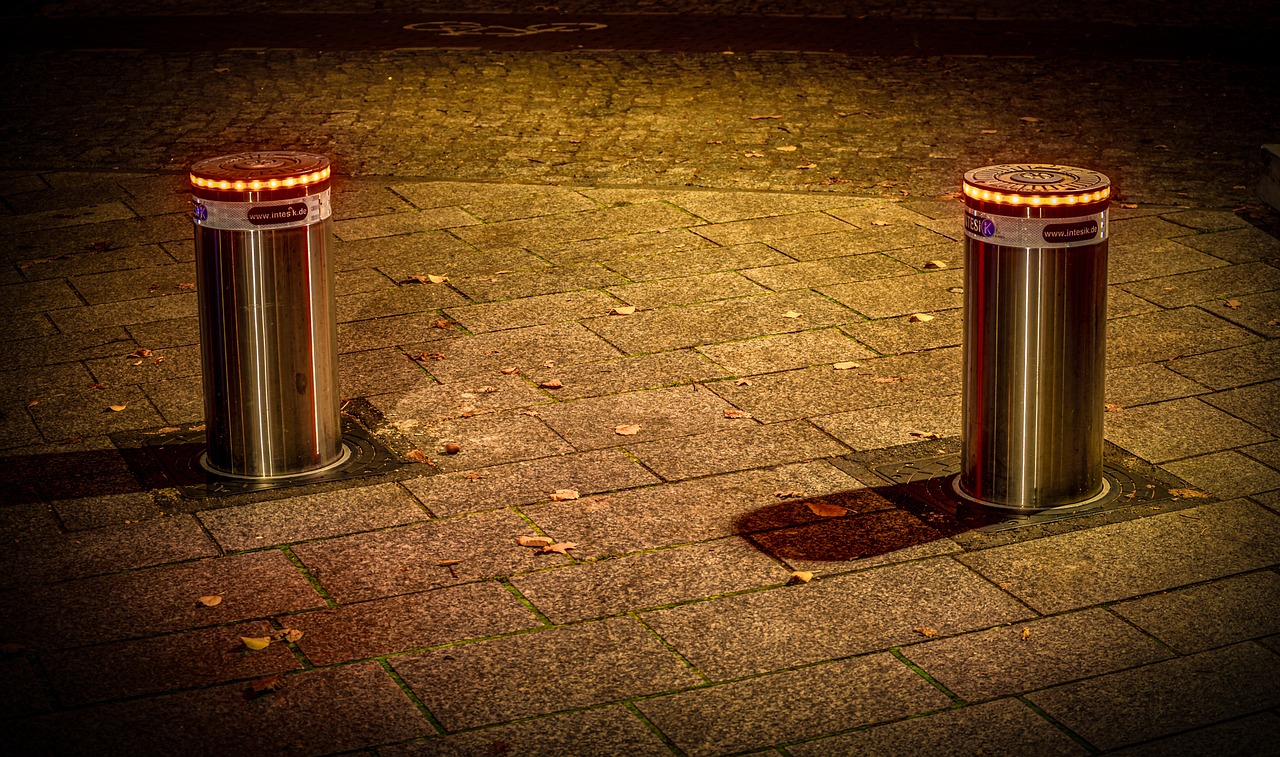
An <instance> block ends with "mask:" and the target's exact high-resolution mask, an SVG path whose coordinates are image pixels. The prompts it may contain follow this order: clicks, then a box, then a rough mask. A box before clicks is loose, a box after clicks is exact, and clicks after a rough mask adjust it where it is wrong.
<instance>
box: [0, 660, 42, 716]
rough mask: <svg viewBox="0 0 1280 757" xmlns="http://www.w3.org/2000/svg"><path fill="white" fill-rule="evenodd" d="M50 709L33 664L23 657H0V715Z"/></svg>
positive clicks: (34, 713) (18, 714)
mask: <svg viewBox="0 0 1280 757" xmlns="http://www.w3.org/2000/svg"><path fill="white" fill-rule="evenodd" d="M50 709H52V705H51V704H50V703H49V697H48V696H47V695H46V694H45V692H44V686H43V684H41V683H40V679H39V678H38V677H36V670H35V666H33V665H32V664H31V661H30V660H28V659H27V658H25V657H17V656H11V657H5V658H2V659H0V717H4V718H6V719H7V718H20V717H25V716H29V715H37V714H39V713H41V712H47V711H49V710H50Z"/></svg>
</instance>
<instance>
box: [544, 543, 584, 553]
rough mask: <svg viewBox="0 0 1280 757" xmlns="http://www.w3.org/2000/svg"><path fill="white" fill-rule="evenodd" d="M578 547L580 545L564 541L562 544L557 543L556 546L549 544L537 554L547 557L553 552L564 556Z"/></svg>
mask: <svg viewBox="0 0 1280 757" xmlns="http://www.w3.org/2000/svg"><path fill="white" fill-rule="evenodd" d="M577 546H578V545H577V544H575V543H574V542H571V541H562V542H557V543H556V544H548V545H547V546H545V547H543V548H542V549H540V550H538V551H537V552H536V553H535V554H539V555H545V554H549V553H551V552H555V553H557V554H561V555H563V554H568V551H569V550H571V549H574V548H576V547H577Z"/></svg>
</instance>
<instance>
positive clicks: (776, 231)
mask: <svg viewBox="0 0 1280 757" xmlns="http://www.w3.org/2000/svg"><path fill="white" fill-rule="evenodd" d="M853 228H854V227H853V226H851V225H850V224H847V223H845V222H843V221H839V220H836V219H835V218H832V217H831V216H829V215H824V214H822V213H796V214H792V215H778V216H770V217H768V218H753V219H751V220H747V221H733V222H730V223H716V224H709V225H706V226H699V227H698V228H697V229H695V233H697V234H698V235H700V236H703V237H706V238H707V239H710V240H711V241H712V242H715V243H716V244H719V245H724V246H726V247H727V246H729V245H735V244H748V243H751V242H770V241H773V240H776V239H788V238H791V237H804V236H811V235H814V234H826V233H830V232H834V231H850V230H852V229H853ZM783 252H786V250H783Z"/></svg>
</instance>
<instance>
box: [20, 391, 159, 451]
mask: <svg viewBox="0 0 1280 757" xmlns="http://www.w3.org/2000/svg"><path fill="white" fill-rule="evenodd" d="M112 406H122V407H124V410H120V411H115V410H111V407H112ZM30 413H31V415H32V417H33V418H34V419H35V422H36V426H37V427H38V428H39V429H40V433H41V434H42V435H43V436H44V437H45V438H46V439H49V440H58V439H68V438H71V437H77V436H100V435H103V434H110V433H113V432H116V431H124V430H127V429H136V428H148V427H152V426H162V425H164V420H163V419H162V418H161V417H160V415H159V414H158V413H156V411H155V408H153V407H152V406H151V403H150V402H148V401H147V397H146V395H145V394H144V393H143V392H142V390H141V389H140V388H138V387H136V386H108V387H106V388H105V389H86V390H83V391H73V392H66V393H57V394H50V395H45V396H43V397H42V398H41V400H40V404H39V405H36V406H35V407H32V408H30Z"/></svg>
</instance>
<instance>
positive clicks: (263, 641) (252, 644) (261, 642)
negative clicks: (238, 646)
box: [240, 636, 271, 652]
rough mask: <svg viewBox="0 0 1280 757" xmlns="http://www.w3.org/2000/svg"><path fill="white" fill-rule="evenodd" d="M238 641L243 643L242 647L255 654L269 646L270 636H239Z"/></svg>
mask: <svg viewBox="0 0 1280 757" xmlns="http://www.w3.org/2000/svg"><path fill="white" fill-rule="evenodd" d="M240 641H242V642H244V645H245V646H246V647H248V648H249V649H251V650H253V651H254V652H257V651H259V650H262V649H266V648H267V646H268V645H270V644H271V637H270V636H241V637H240Z"/></svg>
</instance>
